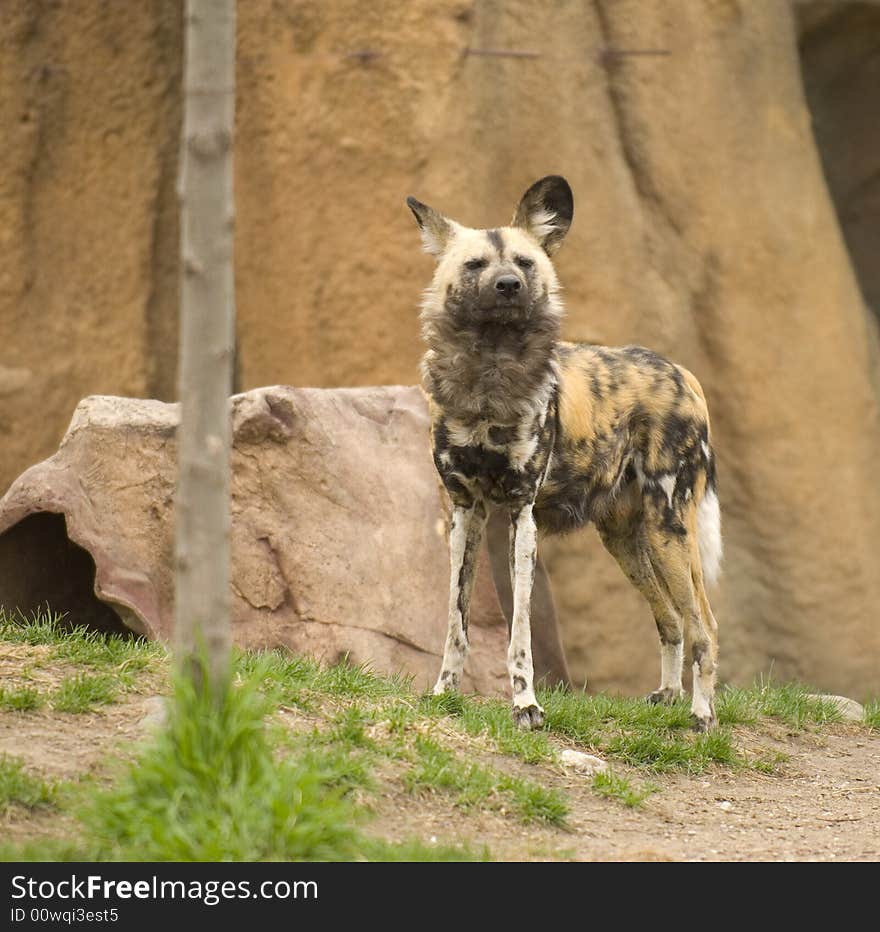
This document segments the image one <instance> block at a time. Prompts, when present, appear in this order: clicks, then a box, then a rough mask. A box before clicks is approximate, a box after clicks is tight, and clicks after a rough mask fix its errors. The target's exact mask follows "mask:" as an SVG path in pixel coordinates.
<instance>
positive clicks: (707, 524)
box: [697, 489, 723, 586]
mask: <svg viewBox="0 0 880 932" xmlns="http://www.w3.org/2000/svg"><path fill="white" fill-rule="evenodd" d="M697 540H698V543H699V545H700V563H702V565H703V579H704V580H705V581H706V583H707V584H708V585H710V586H711V585H713V584H714V583H715V582H717V580H718V577H719V575H720V574H721V555H722V552H723V548H722V545H721V508H720V507H719V505H718V496H717V495H716V494H715V490H714V489H706V494H705V495H704V496H703V500H702V501H701V502H700V505H699V508H698V509H697Z"/></svg>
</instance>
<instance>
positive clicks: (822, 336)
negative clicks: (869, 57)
mask: <svg viewBox="0 0 880 932" xmlns="http://www.w3.org/2000/svg"><path fill="white" fill-rule="evenodd" d="M74 6H76V9H74ZM534 11H535V7H534V5H533V4H530V3H526V2H525V0H521V2H514V0H512V2H509V3H505V4H487V3H481V4H476V3H472V2H468V0H431V2H428V0H388V2H386V3H384V4H383V5H382V7H381V9H379V8H377V9H376V10H375V11H372V10H371V11H365V8H364V5H363V4H361V3H357V4H356V3H354V0H341V2H336V3H332V4H331V3H324V2H320V0H285V2H284V3H270V2H269V0H253V2H248V3H245V4H239V49H238V53H239V55H238V61H239V68H238V81H239V93H238V108H237V119H238V138H237V149H236V193H237V198H238V216H237V231H238V235H237V243H236V263H237V299H238V314H239V322H238V327H239V371H240V382H241V386H242V387H244V388H247V387H250V386H255V385H266V384H271V383H274V382H285V383H289V382H293V383H296V384H300V385H316V386H330V385H349V386H350V385H356V384H376V383H385V382H389V383H390V382H402V383H406V384H411V383H413V382H415V381H416V378H417V375H416V366H417V361H418V357H419V354H420V352H421V347H420V343H419V336H418V325H417V320H416V306H417V304H418V300H419V293H420V291H421V289H422V288H423V287H424V285H425V284H426V283H427V280H428V278H429V276H430V273H431V265H430V261H429V260H428V259H427V258H426V257H423V256H420V255H419V254H418V248H419V247H418V241H417V236H416V233H415V231H414V229H413V227H412V221H411V218H410V217H409V215H408V211H407V210H406V208H405V207H404V205H403V198H404V197H405V195H407V194H410V193H412V194H414V195H416V196H418V197H420V198H422V199H424V200H426V201H428V202H429V203H431V204H432V205H435V206H437V207H438V208H440V209H442V210H443V211H444V212H446V213H448V214H450V215H452V216H455V217H458V218H460V219H461V220H462V221H463V222H465V223H468V224H470V225H474V226H481V225H494V224H497V223H499V222H504V221H506V220H508V219H509V216H510V213H511V212H512V210H513V207H514V205H515V203H516V200H517V198H518V197H519V195H520V194H521V193H522V191H523V190H524V189H525V187H526V186H527V185H528V184H529V183H531V182H532V181H533V180H535V179H536V178H538V177H540V176H542V175H545V174H547V173H550V172H554V173H559V174H563V175H565V176H566V177H567V178H568V180H569V181H570V182H571V184H572V187H573V189H574V192H575V219H574V226H573V228H572V232H571V234H570V236H569V238H568V240H567V241H566V244H565V246H564V248H563V250H562V252H561V253H560V257H559V262H558V266H559V273H560V278H561V280H562V282H563V284H564V286H565V289H566V291H565V297H566V301H567V305H568V308H569V317H568V321H567V324H566V328H565V335H566V336H567V337H568V338H571V339H588V340H597V341H601V342H607V343H612V344H619V343H629V342H637V343H643V344H646V345H648V346H651V347H653V348H654V349H656V350H658V351H660V352H664V353H666V354H667V355H670V356H672V357H673V358H675V359H676V360H677V361H679V362H681V363H682V364H684V365H686V366H687V367H688V368H689V369H691V370H692V371H693V372H694V373H695V374H696V375H697V376H698V377H699V379H700V381H701V382H702V384H703V386H704V387H705V389H706V393H707V396H708V400H709V404H710V409H711V411H712V412H713V417H714V421H713V426H714V432H715V438H716V446H717V449H718V455H719V469H720V482H721V496H722V507H723V510H724V528H725V539H726V552H727V561H726V573H725V577H724V581H723V583H722V589H721V591H720V592H719V593H717V594H716V596H715V601H716V607H717V612H716V614H717V615H718V617H719V622H720V625H721V661H722V665H721V671H722V676H723V677H724V678H728V679H733V680H736V681H738V682H748V681H749V680H750V679H751V678H752V677H753V676H754V675H755V674H756V673H759V672H764V673H766V672H767V671H768V670H769V669H770V667H771V665H772V669H773V675H774V677H780V678H786V677H801V678H803V679H806V680H808V681H809V682H811V683H814V684H815V685H816V686H817V687H820V688H821V689H823V690H828V691H833V692H842V693H845V694H847V695H851V694H853V695H858V696H863V695H865V694H867V693H870V692H875V693H876V692H877V691H880V680H878V677H880V674H878V672H877V671H878V670H880V626H878V625H877V623H876V617H877V615H876V608H875V606H876V605H877V604H880V562H878V560H877V558H876V541H877V540H878V539H880V490H878V486H877V483H876V480H875V475H874V468H875V467H874V464H875V463H876V462H878V454H880V416H878V411H880V404H878V397H880V375H878V359H877V337H876V332H875V330H874V329H872V327H873V325H872V324H870V323H869V317H868V315H867V314H866V311H865V307H864V304H863V302H862V299H861V296H860V294H859V290H858V287H857V284H856V281H855V278H854V276H853V272H852V269H851V266H850V262H849V258H848V256H847V253H846V251H845V248H844V243H843V240H842V238H841V235H840V231H839V228H838V224H837V219H836V217H835V214H834V210H833V208H832V205H831V201H830V199H829V197H828V193H827V190H826V186H825V182H824V179H823V175H822V170H821V166H820V161H819V158H818V156H817V151H816V146H815V142H814V139H813V135H812V131H811V120H810V114H809V112H808V110H807V107H806V105H805V101H804V95H803V90H802V86H801V77H800V63H799V60H798V54H797V35H796V29H795V24H794V21H793V14H792V11H791V7H790V4H789V3H788V2H785V0H768V2H766V3H746V2H742V0H695V2H692V3H687V4H669V3H664V2H661V0H656V2H645V0H613V2H611V0H597V2H595V3H593V4H546V5H544V8H542V10H541V14H540V25H539V27H538V26H536V18H535V12H534ZM0 16H2V25H3V28H2V30H0V61H2V68H3V73H4V75H6V78H5V79H4V81H3V82H0V111H2V115H3V126H4V127H6V130H5V131H4V143H5V144H4V146H3V147H2V150H0V168H2V171H0V213H2V216H3V218H4V219H3V223H2V225H0V227H2V228H0V236H2V237H3V248H2V249H0V366H2V368H0V431H2V436H3V440H4V443H3V444H2V445H0V457H2V462H0V473H2V479H0V481H5V482H10V481H11V480H12V479H13V478H14V476H15V475H17V474H18V473H19V472H20V471H21V470H22V469H24V468H25V467H26V466H28V465H29V464H30V463H32V462H34V461H36V460H37V459H38V458H40V457H42V456H47V455H49V453H51V451H52V450H53V449H54V448H55V446H56V445H57V443H58V441H59V439H60V436H61V432H62V430H63V427H64V424H65V423H66V421H67V419H68V417H69V414H70V411H71V410H72V409H73V407H74V405H75V403H76V402H77V401H78V400H79V399H80V398H81V397H83V396H84V395H87V394H90V393H112V394H127V395H154V396H157V397H160V398H163V399H165V400H171V399H172V398H173V396H174V366H175V355H176V354H175V349H174V345H175V325H174V320H175V307H176V292H177V288H176V265H175V261H174V256H175V254H176V249H177V241H176V235H177V234H176V226H175V218H174V178H175V174H176V152H177V131H178V127H179V112H180V104H179V92H178V87H179V71H180V62H179V54H180V6H179V3H177V2H176V0H159V2H157V3H154V4H124V5H123V4H109V5H108V4H103V5H99V4H91V5H86V8H83V7H82V6H81V5H71V4H58V5H46V4H33V3H31V2H29V0H8V2H6V3H4V4H3V8H2V14H0ZM816 28H821V26H817V27H816ZM499 51H502V52H504V51H514V52H517V53H529V54H525V55H524V54H517V55H513V56H511V55H498V54H495V53H497V52H499ZM34 401H36V405H35V407H36V410H37V412H38V416H36V417H34V416H29V417H27V418H23V417H22V414H21V412H22V410H23V409H25V408H27V407H28V406H33V405H34ZM306 449H308V448H306ZM156 491H158V490H156ZM279 494H280V493H279ZM248 546H252V547H253V548H263V549H265V548H266V547H267V546H268V545H267V544H264V543H259V542H258V540H257V538H256V537H255V538H254V539H253V541H252V543H251V544H249V545H248ZM545 555H546V558H547V559H548V561H549V565H550V569H551V572H552V575H553V579H554V584H555V595H556V601H557V607H558V609H559V613H560V618H561V621H562V625H563V631H564V638H565V642H566V646H567V648H568V651H569V657H570V660H571V664H572V668H573V673H574V674H575V676H576V677H577V678H579V679H581V680H583V679H585V680H587V682H588V683H589V685H590V686H591V687H594V688H601V689H613V690H622V691H625V692H638V691H647V690H648V689H650V688H653V687H654V686H655V685H656V678H657V673H656V668H657V647H656V637H655V634H654V631H653V624H652V622H651V619H650V615H649V613H648V611H647V608H646V607H645V606H643V605H642V603H641V601H640V599H639V598H638V597H637V596H636V595H635V593H634V592H632V590H631V589H630V587H629V585H628V584H627V583H626V582H625V580H624V579H623V577H622V575H621V574H620V572H619V570H618V569H617V568H616V566H615V565H614V563H613V561H612V560H611V559H610V558H609V557H607V555H606V554H605V553H604V552H603V551H602V549H601V547H600V545H599V544H598V541H597V540H596V538H595V535H594V534H593V533H592V532H587V533H586V534H584V535H580V536H577V537H572V538H569V539H566V540H564V541H557V542H553V543H552V544H549V545H548V546H546V547H545ZM255 585H256V583H255ZM281 591H282V585H281V583H280V582H279V580H278V578H277V577H276V576H274V575H273V574H272V573H269V574H268V575H267V577H266V578H265V579H263V580H262V581H261V582H260V583H259V585H258V586H257V588H256V589H254V590H253V591H252V590H250V589H249V590H248V591H247V593H246V597H245V595H244V594H243V596H242V598H243V599H244V600H245V601H246V600H247V599H248V598H249V599H251V600H252V601H254V602H257V603H262V602H266V603H267V604H272V603H273V602H275V601H277V600H278V599H279V598H281ZM444 599H445V596H444ZM260 611H268V609H260Z"/></svg>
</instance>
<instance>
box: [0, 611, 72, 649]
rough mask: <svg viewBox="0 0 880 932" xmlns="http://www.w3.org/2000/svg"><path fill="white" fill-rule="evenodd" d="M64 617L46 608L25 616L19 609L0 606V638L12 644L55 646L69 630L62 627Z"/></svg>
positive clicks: (67, 627) (60, 613) (66, 627)
mask: <svg viewBox="0 0 880 932" xmlns="http://www.w3.org/2000/svg"><path fill="white" fill-rule="evenodd" d="M64 617H65V616H64V613H63V612H53V611H51V609H50V608H49V607H48V606H47V607H46V608H45V609H37V610H36V611H34V612H33V613H32V614H31V615H25V614H24V613H23V612H22V611H21V610H20V609H13V610H10V609H7V608H6V607H5V606H3V605H0V637H2V639H3V640H4V641H9V642H11V643H13V644H30V645H36V644H57V643H59V641H61V640H63V639H64V638H65V637H67V634H68V633H69V632H70V630H71V629H70V627H69V626H65V625H64Z"/></svg>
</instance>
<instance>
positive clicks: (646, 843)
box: [0, 647, 880, 861]
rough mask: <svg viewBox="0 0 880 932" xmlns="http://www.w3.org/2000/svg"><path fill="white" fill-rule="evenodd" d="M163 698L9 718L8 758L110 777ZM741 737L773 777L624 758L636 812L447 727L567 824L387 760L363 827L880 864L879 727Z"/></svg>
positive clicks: (508, 841)
mask: <svg viewBox="0 0 880 932" xmlns="http://www.w3.org/2000/svg"><path fill="white" fill-rule="evenodd" d="M30 650H33V648H31V649H30ZM14 651H15V649H14V648H12V652H14ZM4 654H6V656H5V657H4V660H5V663H6V664H8V663H14V662H15V659H16V658H13V657H10V656H9V648H8V647H7V648H6V649H5V650H4ZM4 665H5V664H4ZM47 675H48V674H47ZM54 675H56V676H57V675H58V671H57V670H55V671H54ZM156 701H157V700H156V699H155V698H151V697H150V696H149V695H144V694H142V693H141V694H138V693H133V694H128V695H126V696H124V697H123V699H122V700H121V701H120V702H118V703H117V704H115V705H112V706H107V707H105V708H103V709H102V710H100V711H95V712H91V713H88V714H85V715H60V714H58V713H51V714H49V713H46V712H39V711H38V712H28V713H25V714H22V713H17V712H3V713H0V754H9V755H14V756H15V757H17V758H19V759H21V760H23V761H24V763H25V765H26V766H27V768H28V769H29V770H30V771H31V772H34V773H38V774H41V775H43V776H44V777H46V778H48V779H69V778H73V777H77V776H82V775H87V774H88V775H92V776H93V777H94V778H96V779H97V780H99V781H100V780H101V779H103V778H104V777H106V775H107V761H108V759H111V758H113V757H115V756H118V755H119V754H120V752H121V753H122V754H123V755H125V754H126V753H128V754H130V753H132V752H133V751H134V750H136V749H137V747H138V746H139V745H141V744H142V743H143V741H144V740H145V735H146V733H147V730H148V726H147V725H146V724H145V723H146V721H147V720H148V719H149V718H150V716H151V715H154V714H155V708H156ZM290 725H291V726H292V727H296V723H295V721H293V720H291V722H290ZM735 735H736V743H737V745H738V746H739V747H746V748H749V747H754V748H756V749H757V748H758V747H760V748H761V749H763V750H775V751H780V752H782V753H784V754H785V755H786V756H787V757H788V760H787V761H786V762H785V763H784V764H783V765H782V767H781V769H780V771H779V772H778V773H777V774H774V775H765V774H760V773H756V772H753V771H732V770H728V769H725V768H721V767H718V768H715V769H712V770H710V771H707V772H706V773H704V774H700V775H697V776H688V775H684V774H649V773H646V772H645V771H642V770H636V769H633V768H626V767H623V766H621V765H615V770H616V771H617V772H619V773H622V774H624V775H626V776H628V777H629V779H630V780H631V782H632V783H633V784H636V785H643V784H645V783H652V784H653V785H655V786H656V787H657V788H658V792H656V793H654V794H653V795H651V796H650V797H649V798H648V799H647V800H646V801H645V802H644V803H643V804H642V806H641V807H640V808H638V809H628V808H626V807H625V806H623V805H622V804H620V803H619V802H617V801H615V800H610V799H604V798H601V797H599V796H597V795H596V794H595V793H594V792H593V791H592V789H591V788H590V780H589V778H588V777H584V776H580V775H577V774H574V773H572V772H571V771H567V770H565V769H564V768H562V767H561V766H552V767H551V766H545V765H527V764H524V763H521V762H520V761H517V760H514V759H511V758H508V757H504V756H501V755H499V754H495V753H492V752H489V751H487V750H486V749H485V746H480V744H479V743H478V742H475V741H474V739H471V738H469V737H467V736H465V735H462V734H460V733H458V732H455V733H454V734H453V733H452V729H450V734H449V735H444V738H448V739H449V740H451V741H452V742H453V746H454V745H455V743H456V742H457V743H458V747H457V750H458V751H459V752H460V753H465V754H466V755H467V756H468V757H469V758H470V759H473V760H479V761H481V762H483V763H487V764H491V765H492V766H493V767H497V768H499V769H502V768H503V769H506V770H508V771H515V772H517V773H519V774H520V775H522V776H527V777H529V778H530V779H532V780H534V781H536V782H538V783H541V784H543V785H545V786H552V787H556V788H558V789H560V790H562V791H564V793H565V795H566V796H567V798H568V800H569V803H570V806H571V815H570V817H569V819H568V825H567V827H566V828H564V829H562V828H552V827H544V826H536V825H522V824H520V823H519V822H517V821H516V820H515V819H514V818H513V817H511V816H508V815H505V814H504V813H503V812H487V811H480V812H477V811H468V812H464V811H461V810H459V809H457V808H456V807H455V806H454V805H453V804H452V801H451V799H450V798H449V797H448V796H444V795H442V794H433V795H427V796H425V795H422V796H413V795H412V794H410V793H408V792H406V791H405V790H404V789H403V787H402V783H401V780H400V772H399V771H398V770H397V769H396V768H397V765H395V764H393V763H390V762H389V763H387V764H385V765H383V766H382V768H381V769H380V772H379V773H378V774H377V775H376V776H377V785H378V792H377V793H376V794H375V795H374V794H370V796H368V797H365V798H364V802H365V803H367V804H368V805H369V806H370V808H371V809H372V811H373V818H372V819H371V820H370V821H369V823H368V825H367V827H366V830H367V831H368V832H369V833H371V834H374V835H377V836H380V837H385V838H388V839H390V840H403V839H405V838H411V837H412V836H418V837H419V838H421V839H422V840H423V841H425V842H428V843H432V842H434V841H436V843H437V844H444V843H445V844H462V843H466V844H468V845H469V846H470V847H471V848H473V849H475V850H480V849H481V848H482V846H483V845H487V846H488V847H489V850H490V852H491V854H492V856H493V857H494V858H497V859H503V860H544V859H558V858H563V859H574V860H621V861H643V860H661V861H666V860H673V861H678V860H686V861H689V860H696V861H704V860H718V861H758V860H761V861H788V860H794V861H832V860H837V861H873V860H878V859H880V735H878V734H876V733H871V732H869V731H867V730H866V729H865V728H864V727H861V726H857V725H826V726H821V727H813V728H812V730H810V731H807V732H801V733H799V734H792V733H791V732H790V731H789V730H788V729H787V728H786V727H785V726H782V725H777V724H774V723H772V722H769V723H768V722H765V723H762V724H761V725H760V726H759V727H753V728H737V729H736V730H735ZM562 746H563V745H562V744H560V747H562ZM68 826H70V827H71V828H72V823H71V822H70V821H69V817H67V816H63V815H58V814H52V813H49V812H46V811H44V812H42V813H40V812H38V813H36V814H34V813H28V812H26V811H25V810H22V809H19V808H18V807H12V808H11V809H9V810H7V811H6V812H5V813H2V814H0V835H2V836H3V837H4V838H6V839H8V840H24V839H25V838H34V837H35V836H36V837H39V836H43V835H50V834H53V835H54V834H64V833H65V831H66V830H67V828H68Z"/></svg>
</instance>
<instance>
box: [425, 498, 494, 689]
mask: <svg viewBox="0 0 880 932" xmlns="http://www.w3.org/2000/svg"><path fill="white" fill-rule="evenodd" d="M487 513H488V512H487V509H486V506H485V505H484V504H483V502H481V501H476V502H475V503H474V504H473V505H472V506H471V507H470V508H464V507H461V506H459V505H456V506H455V507H454V508H453V510H452V522H451V524H450V527H449V564H450V578H449V627H448V631H447V634H446V647H445V649H444V651H443V665H442V666H441V668H440V676H439V677H438V678H437V682H436V684H435V685H434V694H435V695H437V694H439V693H444V692H447V691H449V690H454V689H458V687H459V684H460V683H461V674H462V671H463V670H464V661H465V657H467V651H468V613H469V610H470V601H471V593H472V592H473V590H474V577H475V575H476V567H477V554H478V553H479V550H480V541H481V539H482V537H483V528H484V527H485V525H486V516H487Z"/></svg>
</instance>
